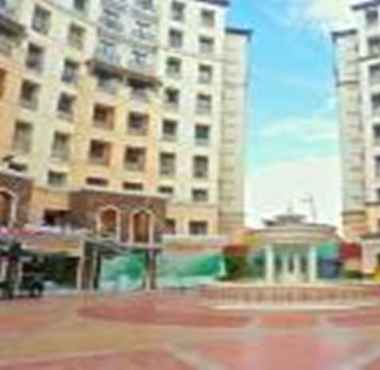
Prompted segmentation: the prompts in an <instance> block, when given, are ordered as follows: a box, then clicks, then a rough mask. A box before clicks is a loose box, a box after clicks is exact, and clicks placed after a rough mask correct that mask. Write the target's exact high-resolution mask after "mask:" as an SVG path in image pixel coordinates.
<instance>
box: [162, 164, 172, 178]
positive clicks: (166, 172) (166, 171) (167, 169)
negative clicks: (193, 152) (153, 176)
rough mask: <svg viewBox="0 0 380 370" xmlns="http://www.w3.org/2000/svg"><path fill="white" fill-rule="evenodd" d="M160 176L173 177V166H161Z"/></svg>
mask: <svg viewBox="0 0 380 370" xmlns="http://www.w3.org/2000/svg"><path fill="white" fill-rule="evenodd" d="M160 175H161V176H165V177H174V176H175V168H174V167H173V166H162V167H161V170H160Z"/></svg>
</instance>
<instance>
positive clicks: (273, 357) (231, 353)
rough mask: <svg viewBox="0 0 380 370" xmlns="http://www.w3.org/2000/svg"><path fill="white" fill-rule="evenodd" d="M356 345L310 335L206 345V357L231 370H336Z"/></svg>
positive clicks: (202, 350) (204, 352)
mask: <svg viewBox="0 0 380 370" xmlns="http://www.w3.org/2000/svg"><path fill="white" fill-rule="evenodd" d="M354 349H355V347H354V345H341V344H336V343H333V342H331V341H329V340H320V339H317V338H316V337H314V336H310V335H282V336H268V337H265V338H263V339H262V340H260V341H256V342H253V343H249V342H242V341H228V342H224V343H211V344H205V345H203V346H201V347H200V348H199V350H200V351H201V352H202V353H203V355H204V356H206V357H208V358H210V359H212V360H213V362H215V363H218V364H222V365H223V366H225V367H226V368H227V369H231V370H235V369H236V370H336V368H337V366H338V364H340V363H342V362H343V361H344V360H345V359H348V358H349V357H350V356H351V355H352V353H353V350H354Z"/></svg>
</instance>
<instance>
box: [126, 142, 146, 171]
mask: <svg viewBox="0 0 380 370" xmlns="http://www.w3.org/2000/svg"><path fill="white" fill-rule="evenodd" d="M145 162H146V149H145V148H137V147H127V149H126V151H125V157H124V166H125V169H126V170H127V171H135V172H143V171H144V170H145Z"/></svg>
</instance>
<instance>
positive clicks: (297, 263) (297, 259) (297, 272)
mask: <svg viewBox="0 0 380 370" xmlns="http://www.w3.org/2000/svg"><path fill="white" fill-rule="evenodd" d="M293 265H294V276H295V277H296V280H297V282H301V281H302V276H301V275H302V274H301V256H300V255H299V254H298V253H295V254H294V255H293Z"/></svg>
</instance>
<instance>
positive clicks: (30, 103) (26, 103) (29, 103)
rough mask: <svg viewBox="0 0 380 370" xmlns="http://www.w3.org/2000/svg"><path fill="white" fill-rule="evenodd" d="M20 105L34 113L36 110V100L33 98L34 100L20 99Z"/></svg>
mask: <svg viewBox="0 0 380 370" xmlns="http://www.w3.org/2000/svg"><path fill="white" fill-rule="evenodd" d="M20 105H21V106H22V107H23V108H26V109H29V110H33V111H35V110H37V109H38V100H37V99H35V98H34V99H21V100H20Z"/></svg>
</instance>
